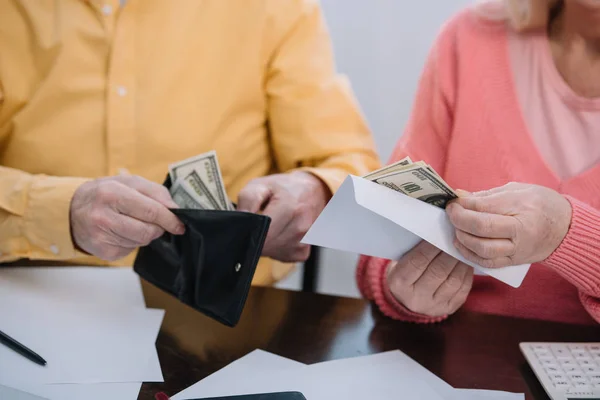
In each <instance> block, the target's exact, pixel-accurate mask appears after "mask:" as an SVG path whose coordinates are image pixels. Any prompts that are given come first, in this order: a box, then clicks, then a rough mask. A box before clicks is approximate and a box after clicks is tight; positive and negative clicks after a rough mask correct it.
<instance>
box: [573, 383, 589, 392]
mask: <svg viewBox="0 0 600 400" xmlns="http://www.w3.org/2000/svg"><path fill="white" fill-rule="evenodd" d="M573 387H574V388H575V390H576V391H585V390H592V386H591V385H590V384H589V383H587V382H573Z"/></svg>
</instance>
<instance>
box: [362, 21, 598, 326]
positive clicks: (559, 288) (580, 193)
mask: <svg viewBox="0 0 600 400" xmlns="http://www.w3.org/2000/svg"><path fill="white" fill-rule="evenodd" d="M512 35H514V33H511V32H510V30H509V28H508V27H507V26H506V25H505V24H504V23H498V22H485V21H483V20H481V19H480V18H479V17H477V16H475V15H474V14H473V13H472V11H464V12H462V13H461V14H459V15H458V16H456V17H455V18H453V19H452V20H451V21H450V22H449V23H448V24H446V26H445V27H444V29H443V31H442V33H441V34H440V36H439V37H438V40H437V41H436V43H435V45H434V47H433V49H432V51H431V53H430V56H429V58H428V60H427V63H426V66H425V69H424V72H423V75H422V77H421V80H420V83H419V89H418V93H417V96H416V99H415V104H414V109H413V113H412V115H411V119H410V121H409V123H408V125H407V129H406V132H405V134H404V135H403V136H402V138H401V140H400V141H399V143H398V145H397V146H396V149H395V151H394V153H393V155H392V158H391V161H395V160H398V159H400V158H402V157H404V156H406V155H409V156H410V157H411V158H413V159H414V160H424V161H426V162H427V163H429V164H431V165H432V166H433V167H434V168H435V169H436V170H437V171H438V172H439V173H440V174H441V175H442V176H443V177H444V179H445V180H446V181H447V182H448V183H449V184H450V185H451V186H452V187H454V188H457V189H465V190H469V191H479V190H484V189H489V188H492V187H497V186H501V185H504V184H505V183H507V182H510V181H518V182H528V183H534V184H538V185H543V186H546V187H549V188H552V189H554V190H556V191H558V192H560V193H562V194H564V195H565V196H566V197H567V199H568V200H569V201H570V202H571V205H572V207H573V218H572V222H571V227H570V229H569V232H568V234H567V236H566V237H565V239H564V240H563V243H562V244H561V245H560V246H559V248H558V249H557V250H556V251H555V252H554V253H553V254H552V255H551V256H550V257H549V258H548V259H547V260H545V261H544V262H542V263H538V264H534V265H532V267H531V269H530V271H529V274H528V275H527V277H526V278H525V281H524V282H523V284H522V285H521V287H520V288H518V289H514V288H512V287H509V286H508V285H505V284H504V283H501V282H499V281H497V280H495V279H493V278H490V277H488V276H475V281H474V284H473V289H472V290H471V293H470V295H469V298H468V299H467V302H466V303H465V305H464V306H463V308H465V309H468V310H472V311H477V312H484V313H490V314H498V315H508V316H515V317H523V318H534V319H544V320H550V321H560V322H568V323H580V324H593V323H595V322H594V319H595V320H596V321H598V322H600V211H599V209H600V163H598V162H597V160H596V161H594V160H593V158H594V157H596V155H597V154H598V153H597V152H596V151H595V149H591V147H592V146H594V145H595V146H596V148H597V146H598V141H599V139H598V136H599V135H600V126H598V125H596V126H598V130H597V131H596V132H597V134H596V135H595V136H593V137H590V136H589V135H590V132H591V131H589V130H583V129H582V130H580V131H577V132H575V133H574V132H571V131H573V130H577V129H581V125H577V124H575V126H573V122H572V121H573V120H581V119H578V118H579V117H580V116H581V115H583V116H585V117H586V118H587V117H589V118H592V120H593V119H594V118H597V116H596V115H591V114H586V113H595V112H597V111H598V110H597V109H595V108H594V107H596V106H598V105H599V104H598V103H599V101H598V100H597V99H591V100H590V99H581V98H577V96H576V95H575V94H574V93H572V91H570V89H569V88H568V86H566V83H564V82H563V81H561V80H560V76H559V75H558V72H557V71H556V70H554V73H556V74H557V76H555V77H554V78H552V79H554V81H549V80H546V79H541V78H540V76H541V75H538V78H540V80H539V81H538V82H537V84H540V83H541V82H544V83H546V84H547V85H548V87H547V88H549V89H551V88H553V87H554V88H558V87H560V85H561V84H562V85H564V86H565V87H563V88H561V89H560V90H558V91H554V92H552V91H551V90H549V89H547V88H546V87H545V88H544V89H543V90H542V89H540V85H537V84H536V82H529V83H530V84H528V85H527V86H526V87H525V88H524V87H522V86H521V87H520V89H521V90H528V88H529V90H534V89H535V90H538V95H539V96H542V98H541V101H540V102H539V103H537V104H534V105H533V106H532V105H531V104H528V105H526V106H523V107H522V104H521V102H523V101H527V102H528V101H529V100H527V99H528V97H527V96H526V95H524V94H523V93H524V92H520V91H519V90H520V89H517V87H516V85H515V82H519V83H522V82H523V81H524V80H525V79H523V76H526V75H522V74H527V73H530V72H531V69H527V68H529V67H527V68H524V67H523V66H522V64H521V61H518V60H517V59H516V58H515V54H516V53H515V52H514V49H515V48H519V49H525V48H526V47H527V44H526V43H514V42H513V41H514V37H513V36H512ZM523 38H524V39H523V40H528V39H527V37H526V36H523ZM539 39H540V38H539V37H538V38H534V37H533V36H532V39H531V40H539ZM521 45H522V46H521ZM519 46H521V47H519ZM532 48H538V49H540V47H537V46H533V47H532ZM548 52H549V50H548ZM547 57H548V59H546V61H542V63H545V64H546V68H549V66H548V63H551V62H552V60H551V56H550V55H549V53H548V55H547ZM513 59H514V61H513ZM522 60H525V61H527V57H524V58H522ZM526 65H527V66H531V64H526ZM513 67H514V68H517V69H516V70H515V73H513ZM552 67H554V65H553V64H552ZM519 68H520V69H519ZM543 73H544V74H545V73H552V72H551V70H546V71H545V72H543ZM561 82H562V83H561ZM532 88H533V89H532ZM549 93H553V94H555V95H557V96H559V97H558V98H559V99H562V100H564V101H561V102H557V101H555V100H556V99H555V98H553V97H546V96H549ZM565 96H566V97H565ZM573 96H575V97H573ZM536 98H537V97H536V96H534V97H531V101H533V100H535V99H536ZM548 106H550V107H552V108H553V109H551V110H545V111H544V110H543V109H544V107H548ZM555 107H559V108H560V110H559V111H557V110H554V108H555ZM588 107H591V108H588ZM532 110H533V111H532ZM525 112H527V113H528V114H525ZM565 113H572V114H571V116H570V117H569V118H563V119H560V121H558V122H557V120H556V118H547V117H548V116H549V115H550V114H553V115H555V116H561V115H563V116H564V115H565ZM578 116H579V117H578ZM544 118H546V119H545V121H546V122H547V123H544V120H543V119H544ZM540 119H542V121H540ZM567 123H568V125H565V124H567ZM549 126H551V132H550V131H549V130H548V131H546V129H548V127H549ZM586 126H588V127H589V126H590V125H589V124H588V125H586ZM540 127H543V129H542V128H540ZM530 129H536V131H535V133H530ZM544 133H546V134H547V135H548V136H547V142H546V141H544V138H543V136H542V135H543V134H544ZM567 137H568V138H572V139H573V141H574V142H573V143H574V145H570V144H569V143H570V142H569V140H566V138H567ZM582 141H583V143H582ZM546 143H547V144H552V145H550V146H545V144H546ZM556 146H561V147H565V146H567V147H568V148H564V149H563V151H560V152H556ZM587 147H590V149H587ZM573 149H575V150H573ZM578 149H585V150H586V151H584V153H585V155H583V154H580V153H579V151H581V150H578ZM587 150H589V151H587ZM553 152H554V153H553ZM553 154H554V155H553ZM557 154H558V155H557ZM575 156H577V157H579V159H577V160H575V161H573V162H570V161H569V160H568V159H569V158H570V157H571V158H572V157H575ZM577 157H575V158H577ZM584 158H585V160H584ZM586 163H588V165H587V166H586V165H585V164H586ZM388 263H389V261H388V260H382V259H377V258H371V257H361V260H360V262H359V266H358V269H357V281H358V286H359V288H360V290H361V292H362V294H363V295H364V296H365V297H367V298H369V299H371V300H374V301H375V303H376V304H377V305H378V306H379V308H380V309H381V310H382V312H383V313H385V314H386V315H388V316H389V317H392V318H395V319H400V320H405V321H413V322H435V321H439V320H442V319H444V318H445V317H441V318H430V317H427V316H422V315H419V314H415V313H412V312H410V311H409V310H407V309H406V308H405V307H404V306H403V305H402V304H400V303H399V302H398V301H396V300H395V298H394V297H393V295H392V294H391V293H390V291H389V288H388V286H387V282H386V277H385V271H386V268H387V266H388Z"/></svg>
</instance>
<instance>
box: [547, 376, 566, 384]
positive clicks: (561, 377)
mask: <svg viewBox="0 0 600 400" xmlns="http://www.w3.org/2000/svg"><path fill="white" fill-rule="evenodd" d="M548 376H549V377H550V380H551V381H552V383H556V382H560V381H568V380H569V378H567V376H566V375H565V374H549V375H548Z"/></svg>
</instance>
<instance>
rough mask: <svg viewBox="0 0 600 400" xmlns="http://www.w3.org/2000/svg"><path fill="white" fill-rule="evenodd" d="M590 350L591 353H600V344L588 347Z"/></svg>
mask: <svg viewBox="0 0 600 400" xmlns="http://www.w3.org/2000/svg"><path fill="white" fill-rule="evenodd" d="M588 350H590V351H600V344H593V345H591V346H590V347H588Z"/></svg>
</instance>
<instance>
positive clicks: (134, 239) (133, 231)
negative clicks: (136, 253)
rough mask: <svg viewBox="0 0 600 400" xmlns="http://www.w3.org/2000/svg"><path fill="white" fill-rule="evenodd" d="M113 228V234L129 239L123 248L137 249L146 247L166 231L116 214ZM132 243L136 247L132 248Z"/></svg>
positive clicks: (122, 245)
mask: <svg viewBox="0 0 600 400" xmlns="http://www.w3.org/2000/svg"><path fill="white" fill-rule="evenodd" d="M113 226H114V231H113V232H114V233H115V234H116V235H118V236H119V237H122V238H126V239H127V242H123V243H122V244H121V247H133V248H136V247H141V246H146V245H147V244H148V243H150V242H151V241H153V240H154V239H157V238H159V237H160V236H161V235H162V234H163V233H164V232H165V231H164V229H162V228H161V227H160V226H158V225H155V224H151V223H147V222H142V221H140V220H138V219H135V218H131V217H129V216H127V215H122V214H116V218H115V221H114V224H113ZM131 243H133V244H134V246H131Z"/></svg>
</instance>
